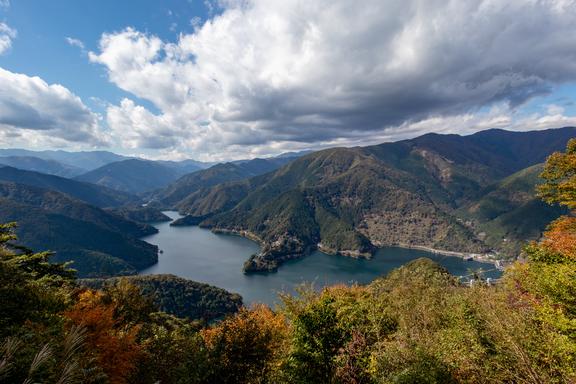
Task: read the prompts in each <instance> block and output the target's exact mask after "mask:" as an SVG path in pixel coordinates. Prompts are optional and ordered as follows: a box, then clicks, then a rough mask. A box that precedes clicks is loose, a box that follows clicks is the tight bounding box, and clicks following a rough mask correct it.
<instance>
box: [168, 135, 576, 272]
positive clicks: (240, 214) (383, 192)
mask: <svg viewBox="0 0 576 384" xmlns="http://www.w3.org/2000/svg"><path fill="white" fill-rule="evenodd" d="M575 136H576V129H575V128H562V129H554V130H546V131H533V132H508V131H504V130H488V131H483V132H480V133H477V134H474V135H470V136H458V135H438V134H428V135H424V136H422V137H419V138H416V139H412V140H404V141H400V142H395V143H385V144H381V145H376V146H371V147H364V148H360V147H357V148H333V149H328V150H324V151H319V152H315V153H311V154H309V155H306V156H303V157H300V158H298V159H296V160H294V161H292V162H289V163H288V164H286V165H284V166H283V167H281V168H279V169H277V170H275V171H272V172H269V173H266V174H261V175H259V176H255V177H253V178H249V179H241V176H240V175H238V174H236V173H235V172H230V174H232V175H234V176H231V177H222V178H220V179H219V178H215V177H208V175H209V174H210V172H214V171H215V169H213V170H212V171H210V170H207V171H202V172H206V175H207V179H208V180H209V182H208V183H205V184H203V183H201V182H200V180H199V175H197V173H196V174H192V175H197V176H195V177H193V178H188V179H186V180H188V182H183V181H182V179H180V181H179V182H176V183H175V184H172V185H171V186H169V187H167V188H166V189H165V190H164V191H163V192H160V193H158V194H157V197H158V198H159V199H160V200H161V201H163V202H164V203H165V204H168V205H170V206H172V207H176V208H178V209H179V210H180V211H181V212H182V213H184V214H187V215H189V216H188V217H187V218H186V219H184V220H183V222H184V223H192V224H194V223H198V222H199V223H200V225H201V226H204V227H209V228H212V229H213V230H215V231H222V232H233V233H239V234H242V235H244V236H247V237H250V238H253V239H255V240H257V241H259V242H260V243H261V244H262V252H261V253H260V254H259V255H257V256H255V257H254V258H252V259H251V260H250V261H249V262H248V263H247V264H246V266H245V267H246V270H247V271H258V270H274V269H275V268H276V267H277V266H278V264H279V263H280V262H282V261H283V260H286V259H289V258H294V257H301V256H303V255H305V254H307V253H308V252H310V251H311V250H313V249H316V248H319V249H321V250H323V251H325V252H329V253H341V254H344V255H350V256H355V257H369V255H371V254H372V252H373V251H374V249H375V247H376V246H382V245H401V246H425V247H429V248H434V249H440V250H450V251H459V252H464V253H481V252H488V251H490V250H491V249H493V248H495V249H496V250H499V251H502V252H506V250H507V247H505V246H502V244H503V243H505V242H506V241H509V240H510V239H508V238H506V237H505V236H509V234H510V233H512V232H511V231H514V229H513V228H516V227H517V228H520V227H519V226H518V224H519V221H518V220H520V218H516V220H512V219H511V217H506V216H505V215H506V214H510V215H512V216H513V213H511V212H512V211H510V210H505V211H503V212H499V213H498V214H496V216H487V217H484V216H482V217H480V216H477V215H476V212H477V211H475V209H474V207H475V206H476V205H479V206H481V207H482V206H487V204H489V203H488V201H490V200H494V199H496V197H495V196H501V195H505V196H507V197H506V199H508V200H507V201H508V204H509V206H510V208H513V210H516V209H520V210H524V209H525V210H528V207H530V206H531V205H532V204H536V203H535V200H533V197H534V196H533V194H532V195H526V191H531V190H532V188H533V186H534V184H535V183H536V181H537V177H536V178H535V177H534V176H535V175H536V174H537V168H535V169H533V170H532V171H530V170H526V171H525V172H524V173H522V172H521V173H519V174H517V175H515V176H512V175H513V174H514V173H516V172H519V171H522V170H523V169H525V168H528V167H530V166H533V165H535V164H538V163H541V162H543V161H544V160H545V159H546V157H547V156H548V155H549V154H551V153H552V152H553V151H556V150H563V149H564V147H565V145H566V142H567V141H568V139H570V138H572V137H575ZM233 171H234V170H233ZM218 175H220V176H221V175H224V173H220V172H219V173H218ZM508 177H510V179H506V178H508ZM519 185H524V186H528V187H525V190H524V191H522V190H518V189H517V190H514V189H513V188H516V187H515V186H519ZM501 190H508V192H507V193H508V194H507V195H506V193H504V194H503V193H502V192H499V191H501ZM520 196H522V197H520ZM506 199H504V200H506ZM519 200H521V201H520V202H519ZM537 212H538V213H536V214H535V215H536V216H537V217H535V218H534V219H533V220H530V221H528V222H527V223H526V226H527V227H526V228H523V229H522V230H519V229H517V233H516V234H515V235H514V234H513V235H514V236H512V235H510V237H511V238H512V240H511V241H512V242H514V243H515V244H516V245H517V242H516V240H514V239H517V237H518V236H524V235H527V236H530V237H534V236H536V237H537V236H538V234H539V233H540V231H541V230H542V229H543V228H542V225H543V223H545V222H548V221H549V217H554V216H555V215H557V214H558V211H557V210H556V211H554V208H551V207H547V206H544V205H543V204H540V205H539V206H538V211H537ZM544 217H545V218H544ZM495 220H496V221H495ZM522 240H525V239H522Z"/></svg>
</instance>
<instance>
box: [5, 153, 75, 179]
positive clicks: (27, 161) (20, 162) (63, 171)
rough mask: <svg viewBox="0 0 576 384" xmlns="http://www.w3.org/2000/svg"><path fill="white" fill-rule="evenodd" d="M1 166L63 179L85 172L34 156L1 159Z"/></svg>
mask: <svg viewBox="0 0 576 384" xmlns="http://www.w3.org/2000/svg"><path fill="white" fill-rule="evenodd" d="M0 165H4V166H9V167H14V168H18V169H22V170H25V171H34V172H40V173H46V174H49V175H55V176H62V177H74V176H77V175H79V174H81V173H83V172H84V170H83V169H81V168H78V167H74V166H71V165H67V164H62V163H60V162H58V161H55V160H44V159H41V158H39V157H33V156H4V157H0Z"/></svg>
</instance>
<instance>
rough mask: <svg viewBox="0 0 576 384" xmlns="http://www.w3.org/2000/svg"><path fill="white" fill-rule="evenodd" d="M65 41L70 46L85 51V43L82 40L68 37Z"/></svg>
mask: <svg viewBox="0 0 576 384" xmlns="http://www.w3.org/2000/svg"><path fill="white" fill-rule="evenodd" d="M65 39H66V42H67V43H68V44H69V45H70V46H72V47H77V48H80V50H81V51H82V52H84V51H85V47H84V43H83V42H82V40H79V39H75V38H73V37H66V38H65Z"/></svg>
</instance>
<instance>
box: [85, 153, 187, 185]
mask: <svg viewBox="0 0 576 384" xmlns="http://www.w3.org/2000/svg"><path fill="white" fill-rule="evenodd" d="M182 175H183V170H181V169H178V168H177V167H175V166H168V165H164V164H162V163H158V162H154V161H148V160H140V159H129V160H123V161H118V162H115V163H110V164H106V165H104V166H102V167H100V168H98V169H95V170H93V171H90V172H88V173H85V174H83V175H80V176H77V177H76V178H75V180H78V181H84V182H89V183H93V184H97V185H101V186H104V187H108V188H111V189H115V190H117V191H123V192H128V193H133V194H138V193H142V192H147V191H151V190H154V189H159V188H163V187H165V186H166V185H168V184H170V183H171V182H173V181H175V180H176V179H178V178H179V177H180V176H182Z"/></svg>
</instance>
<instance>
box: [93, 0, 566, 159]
mask: <svg viewBox="0 0 576 384" xmlns="http://www.w3.org/2000/svg"><path fill="white" fill-rule="evenodd" d="M212 3H213V4H216V5H217V6H218V7H221V8H222V10H221V12H219V13H218V15H216V16H214V17H213V18H212V19H210V20H208V21H206V22H205V23H204V24H203V25H197V26H196V28H195V30H194V32H193V33H191V34H181V35H180V37H179V39H178V40H177V41H176V42H167V41H163V40H161V39H160V38H159V37H157V36H154V35H151V34H147V33H144V32H140V31H137V30H135V29H132V28H127V29H125V30H123V31H120V32H117V33H111V34H104V35H103V36H102V38H101V40H100V45H99V52H90V54H89V57H90V60H91V61H92V62H95V63H100V64H102V65H103V66H105V67H106V68H107V72H108V77H109V79H110V81H111V82H113V83H114V84H116V85H117V86H118V87H119V88H121V89H123V90H125V91H127V92H130V93H132V94H133V95H134V96H136V97H138V98H141V99H145V100H148V101H150V102H151V103H152V104H153V105H154V107H155V111H153V112H152V111H150V110H146V109H144V107H143V106H137V105H136V104H135V103H134V102H133V101H126V100H125V101H123V102H122V104H121V105H118V106H111V107H110V108H109V111H108V118H107V120H108V123H109V125H110V127H111V129H112V131H114V132H123V135H124V136H125V137H129V139H127V141H128V142H130V143H132V144H131V145H142V146H145V147H149V148H165V149H166V150H167V151H168V150H175V149H178V150H182V151H191V152H194V153H199V152H201V153H204V154H212V156H219V155H221V154H222V151H223V149H225V148H226V149H227V150H228V155H229V156H235V155H237V154H240V153H244V154H245V153H261V152H265V151H270V150H273V149H275V148H280V147H282V146H296V147H297V146H301V145H308V146H310V145H324V143H340V142H346V143H353V142H357V141H364V140H366V138H367V137H372V138H375V139H376V138H380V137H392V138H394V137H395V138H397V137H402V136H404V135H405V133H406V132H408V131H409V132H411V133H413V134H416V133H423V132H425V131H424V129H429V127H434V129H440V127H438V126H437V125H434V124H430V122H432V121H434V119H436V120H437V121H449V119H450V118H462V117H465V116H476V115H478V116H481V117H482V116H484V115H483V114H482V113H481V112H479V111H482V110H483V109H485V108H489V107H491V106H494V105H499V106H501V105H504V106H505V108H506V109H507V110H509V111H511V112H509V113H508V115H510V116H512V118H513V119H517V118H518V116H516V115H515V114H514V111H515V109H516V108H518V107H519V106H521V105H522V104H523V103H525V102H526V101H527V100H529V99H531V98H533V97H535V96H539V95H545V94H547V93H549V92H551V91H552V90H553V89H554V87H555V86H557V85H559V84H564V83H569V82H573V81H574V80H576V49H575V45H574V42H575V41H576V2H575V1H574V0H531V1H525V0H514V1H508V2H502V1H497V0H482V1H474V2H463V1H459V0H429V1H419V0H389V1H382V0H366V1H363V2H361V3H358V2H356V1H352V0H341V1H337V2H334V1H330V0H318V1H315V2H302V1H296V0H294V1H288V0H252V1H247V0H237V1H234V0H227V1H218V2H212ZM135 119H136V120H135ZM438 119H440V120H438ZM446 119H448V120H446ZM426 122H427V123H426ZM508 124H509V125H510V126H513V124H514V121H510V122H508ZM419 127H420V128H419ZM425 127H427V128H425ZM527 128H530V127H527ZM418 129H421V130H422V131H421V132H420V131H418V132H417V130H418ZM168 134H169V135H172V136H171V137H169V138H168V137H166V135H168ZM231 151H235V152H234V153H231Z"/></svg>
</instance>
